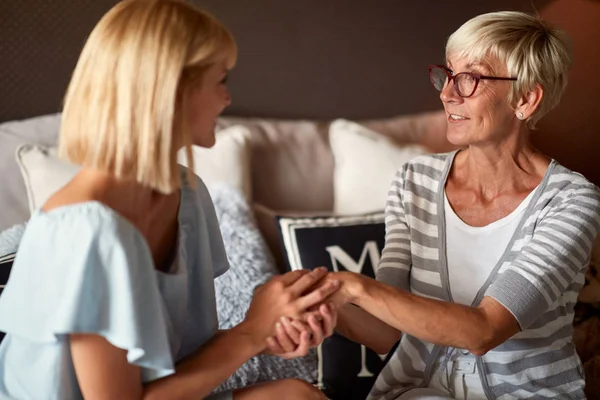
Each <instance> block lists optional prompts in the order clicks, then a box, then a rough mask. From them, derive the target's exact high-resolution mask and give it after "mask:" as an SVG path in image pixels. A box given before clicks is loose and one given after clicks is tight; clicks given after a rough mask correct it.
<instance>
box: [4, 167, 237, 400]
mask: <svg viewBox="0 0 600 400" xmlns="http://www.w3.org/2000/svg"><path fill="white" fill-rule="evenodd" d="M196 186H197V187H196V189H192V188H190V187H189V186H187V185H186V186H184V188H182V190H181V204H180V208H179V216H178V218H179V238H178V239H179V240H178V242H179V249H178V253H177V256H176V260H175V262H174V263H173V266H172V270H171V271H169V272H167V273H164V272H161V271H158V270H156V269H155V268H154V264H153V260H152V255H151V252H150V249H149V247H148V245H147V243H146V241H145V240H144V238H143V237H142V235H141V233H140V232H139V231H138V230H137V229H136V228H135V227H134V226H133V225H132V224H131V223H130V222H129V221H127V220H126V219H124V218H123V217H121V216H120V215H118V214H117V213H116V212H115V211H113V210H112V209H110V208H108V207H107V206H105V205H103V204H102V203H99V202H93V201H92V202H85V203H79V204H73V205H68V206H63V207H60V208H56V209H54V210H51V211H49V212H44V211H42V210H38V211H36V212H35V213H33V215H32V217H31V220H30V221H29V223H28V225H27V228H26V231H25V233H24V235H23V238H22V240H21V244H20V246H19V250H18V252H17V256H16V259H15V262H14V265H13V269H12V272H11V275H10V278H9V281H8V284H7V285H6V288H5V289H4V292H3V293H2V296H1V297H0V331H4V332H6V333H7V335H6V337H5V338H4V340H3V342H2V344H1V345H0V398H2V399H4V398H9V399H19V400H22V399H48V400H50V399H61V400H62V399H80V398H82V395H81V391H80V389H79V386H78V384H77V379H76V376H75V371H74V368H73V362H72V358H71V355H70V346H69V336H68V335H69V334H70V333H95V334H98V335H101V336H103V337H105V338H106V339H107V340H108V341H109V342H110V343H112V344H113V345H115V346H117V347H119V348H122V349H126V350H127V359H128V361H129V362H130V363H131V364H135V365H137V366H139V367H140V368H141V372H142V381H143V382H144V383H147V382H151V381H153V380H155V379H158V378H161V377H165V376H167V375H170V374H172V373H174V365H175V363H176V362H177V361H178V360H180V359H182V358H184V357H186V356H188V355H190V354H191V353H192V352H194V351H195V350H196V349H198V348H199V347H200V346H202V344H203V343H205V342H206V341H207V340H208V339H210V338H211V337H212V336H213V335H214V334H215V333H216V332H217V329H218V322H217V313H216V303H215V292H214V282H213V280H214V278H215V277H217V276H219V275H220V274H222V273H224V272H225V271H227V269H228V268H229V264H228V262H227V256H226V253H225V248H224V245H223V240H222V237H221V233H220V230H219V225H218V221H217V217H216V214H215V210H214V206H213V203H212V200H211V198H210V195H209V193H208V191H207V189H206V186H205V185H204V184H203V183H202V182H201V181H200V180H199V179H198V181H197V185H196ZM156 228H157V229H160V227H156ZM222 397H224V398H227V397H229V396H228V395H225V396H222Z"/></svg>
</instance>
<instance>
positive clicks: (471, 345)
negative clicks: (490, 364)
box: [466, 315, 502, 357]
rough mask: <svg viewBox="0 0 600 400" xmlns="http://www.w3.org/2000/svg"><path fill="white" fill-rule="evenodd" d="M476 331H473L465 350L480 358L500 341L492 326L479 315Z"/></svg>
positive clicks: (483, 316)
mask: <svg viewBox="0 0 600 400" xmlns="http://www.w3.org/2000/svg"><path fill="white" fill-rule="evenodd" d="M480 317H481V318H480V320H479V324H478V325H479V327H478V329H475V330H474V334H473V335H472V336H470V338H469V339H470V340H468V341H467V343H468V344H467V346H466V347H467V350H469V352H471V353H472V354H474V355H476V356H478V357H481V356H484V355H485V354H487V352H488V351H490V350H492V349H493V348H494V347H496V346H498V345H499V344H500V343H501V342H502V340H500V338H499V336H500V335H499V334H498V332H497V331H496V329H494V327H493V325H492V324H491V323H490V322H489V321H488V319H487V318H486V317H485V315H481V316H480Z"/></svg>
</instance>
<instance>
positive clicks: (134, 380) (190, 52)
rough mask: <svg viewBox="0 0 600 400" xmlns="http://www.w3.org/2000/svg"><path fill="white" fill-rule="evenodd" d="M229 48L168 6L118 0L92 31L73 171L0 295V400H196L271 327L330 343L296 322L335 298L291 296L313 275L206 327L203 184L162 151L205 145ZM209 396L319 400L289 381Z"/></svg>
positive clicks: (74, 132) (331, 316) (209, 220)
mask: <svg viewBox="0 0 600 400" xmlns="http://www.w3.org/2000/svg"><path fill="white" fill-rule="evenodd" d="M236 51H237V50H236V45H235V42H234V40H233V38H232V36H231V34H230V33H229V31H228V30H227V29H226V28H225V27H223V26H222V25H221V24H220V23H219V22H218V21H216V20H215V19H214V18H213V17H211V16H210V15H208V14H206V13H204V12H201V11H199V10H196V9H194V8H192V7H191V6H189V5H186V4H185V3H183V2H180V1H175V0H126V1H123V2H120V3H119V4H117V5H116V6H115V7H114V8H113V9H112V10H111V11H109V12H108V13H107V14H106V15H105V16H104V17H103V18H102V20H101V21H100V22H99V23H98V25H97V26H96V28H95V29H94V31H93V32H92V33H91V35H90V37H89V39H88V41H87V43H86V45H85V47H84V49H83V52H82V54H81V57H80V59H79V62H78V64H77V67H76V69H75V72H74V74H73V77H72V81H71V83H70V86H69V89H68V92H67V96H66V100H65V107H64V113H63V122H62V127H61V134H60V153H61V155H62V157H64V158H65V159H66V160H69V161H71V162H73V163H76V164H80V165H81V166H82V169H81V172H80V173H78V174H77V175H76V176H75V177H74V178H73V180H71V181H70V182H69V183H68V184H67V185H66V186H65V187H63V188H62V189H61V190H59V191H58V192H57V193H56V194H54V195H53V196H52V197H51V198H50V199H49V200H48V201H47V203H46V204H44V205H43V207H42V208H41V209H39V210H37V211H36V212H35V213H34V214H33V215H32V218H31V220H30V222H29V224H28V226H27V230H26V232H25V234H24V236H23V239H22V242H21V245H20V248H19V251H18V254H17V257H16V260H15V263H14V266H13V271H12V274H11V277H10V281H9V283H8V285H7V286H6V289H5V291H4V293H3V295H2V298H1V299H0V330H2V331H5V332H7V335H6V337H5V339H4V341H3V342H2V344H1V345H0V397H2V398H10V399H78V398H86V399H93V400H94V399H201V398H204V397H206V396H209V395H210V394H211V392H213V390H214V389H215V388H216V387H217V386H218V385H219V384H220V383H221V382H223V381H224V380H225V379H226V378H227V377H228V376H230V375H231V374H232V373H234V372H235V370H236V369H237V368H238V367H239V366H241V365H242V364H243V363H244V362H245V361H246V360H248V359H249V358H250V357H252V356H254V355H256V354H258V353H260V352H262V351H264V350H265V349H266V343H267V339H268V338H269V337H271V336H273V335H274V332H275V330H274V328H275V326H276V324H277V322H278V321H279V320H280V318H281V317H282V316H285V317H289V318H293V319H298V320H305V321H309V325H310V326H309V327H310V328H312V329H311V330H312V331H313V333H315V336H316V337H319V338H321V337H322V336H323V334H325V335H328V334H330V333H331V330H332V326H333V325H334V324H335V311H334V310H331V309H329V308H328V307H327V306H321V307H320V308H319V313H320V317H322V319H323V323H322V325H321V326H316V324H315V320H314V317H313V318H307V316H308V313H307V309H308V308H310V307H313V306H315V305H317V304H319V303H321V302H323V300H325V299H326V298H327V296H328V295H330V294H331V293H333V292H334V291H335V290H337V288H338V286H339V285H338V284H337V283H333V284H327V285H326V287H324V288H322V289H319V290H316V291H312V292H310V291H309V292H308V294H306V293H307V289H309V288H310V287H313V286H314V284H315V283H316V282H318V281H319V280H320V279H321V278H322V277H323V276H324V275H325V272H324V271H322V270H317V271H315V272H312V273H304V274H302V273H297V272H296V273H290V274H287V275H284V276H281V277H277V278H275V279H273V280H271V281H270V282H268V283H267V284H265V285H264V286H263V287H261V288H260V289H259V290H257V292H256V295H255V298H254V300H253V302H252V304H251V306H250V309H249V311H248V313H247V316H246V318H245V320H244V321H243V322H242V323H241V324H239V325H238V326H236V327H235V328H233V329H231V330H228V331H218V330H217V329H218V324H217V317H216V308H215V294H214V286H213V279H214V277H217V276H219V275H220V274H222V273H224V272H225V271H227V268H228V263H227V257H226V254H225V250H224V247H223V242H222V238H221V235H220V232H219V226H218V223H217V219H216V216H215V212H214V208H213V205H212V202H211V199H210V196H209V194H208V192H207V190H206V187H205V186H204V184H203V183H202V181H201V180H199V179H198V178H197V177H195V176H194V175H193V174H191V173H190V172H186V171H184V170H182V169H180V168H179V167H178V165H177V162H176V154H177V151H178V150H179V149H180V148H182V147H183V148H185V149H186V151H187V154H188V159H189V161H190V163H191V162H192V158H191V157H190V145H192V144H196V145H199V146H204V147H210V146H212V145H213V144H214V142H215V136H214V126H215V119H216V118H217V116H218V115H219V114H220V113H221V111H222V110H223V109H224V108H225V107H226V106H227V105H228V104H229V103H230V101H231V100H230V96H229V93H228V91H227V88H226V85H225V82H226V78H227V73H228V70H229V69H230V68H231V67H232V66H233V64H234V62H235V58H236ZM192 167H193V166H192ZM286 321H287V320H286ZM286 326H287V324H286ZM309 327H307V326H306V325H304V328H305V329H304V328H303V326H300V328H299V329H297V330H293V329H292V330H289V331H290V332H291V334H292V336H294V335H295V338H294V339H295V340H296V341H298V342H299V343H300V345H299V347H298V348H295V349H293V350H292V351H290V352H288V353H283V354H281V355H282V356H285V357H293V356H296V355H300V354H303V353H305V352H306V349H307V347H308V346H309V344H310V341H309V338H308V329H309ZM276 336H277V335H276ZM278 337H279V338H280V341H281V339H282V338H283V339H285V338H287V336H285V335H282V334H280V335H279V336H278ZM270 341H272V339H271V340H270ZM214 397H215V398H223V399H226V398H235V399H242V400H243V399H268V398H277V399H279V398H284V397H285V398H286V399H294V398H297V399H307V398H315V399H320V398H324V396H323V395H322V394H321V393H320V392H319V391H318V390H317V389H315V388H313V387H312V386H311V385H309V384H307V383H305V382H303V381H300V380H284V381H278V382H273V383H268V384H263V385H260V386H255V387H250V388H246V389H243V390H239V391H236V392H233V393H223V394H220V395H216V396H214Z"/></svg>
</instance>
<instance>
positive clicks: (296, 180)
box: [218, 111, 453, 211]
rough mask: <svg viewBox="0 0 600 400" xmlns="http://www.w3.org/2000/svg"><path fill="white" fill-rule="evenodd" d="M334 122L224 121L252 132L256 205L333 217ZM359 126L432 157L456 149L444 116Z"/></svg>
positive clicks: (405, 117) (440, 113)
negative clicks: (414, 146)
mask: <svg viewBox="0 0 600 400" xmlns="http://www.w3.org/2000/svg"><path fill="white" fill-rule="evenodd" d="M329 122H330V121H310V120H277V119H264V118H243V117H221V118H219V122H218V126H219V128H221V129H222V128H225V127H228V126H231V125H243V126H245V127H247V128H248V129H249V130H250V131H251V136H250V141H251V147H252V156H253V157H252V189H253V192H252V196H253V200H254V201H255V202H258V203H261V204H263V205H265V206H268V207H270V208H272V209H279V210H297V211H302V210H308V211H310V210H312V211H315V210H317V211H318V210H329V211H331V210H333V186H334V185H333V169H334V160H333V155H332V152H331V147H330V143H329ZM359 122H360V121H359ZM360 123H361V125H364V126H366V127H367V128H369V129H371V130H374V131H376V132H379V133H381V134H382V135H384V136H388V137H390V138H392V139H393V140H394V141H395V142H398V143H400V144H407V143H419V144H422V145H424V146H425V147H427V148H428V149H429V150H430V151H431V152H445V151H449V150H451V149H453V147H452V145H450V144H449V143H448V141H447V140H446V135H445V132H446V115H445V113H444V111H433V112H425V113H418V114H407V115H400V116H396V117H393V118H386V119H377V120H367V121H363V122H360Z"/></svg>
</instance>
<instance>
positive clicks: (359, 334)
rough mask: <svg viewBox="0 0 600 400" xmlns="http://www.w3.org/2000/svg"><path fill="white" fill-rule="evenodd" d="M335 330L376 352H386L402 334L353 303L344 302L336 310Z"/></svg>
mask: <svg viewBox="0 0 600 400" xmlns="http://www.w3.org/2000/svg"><path fill="white" fill-rule="evenodd" d="M336 330H337V331H338V333H340V334H341V335H343V336H345V337H347V338H348V339H350V340H352V341H354V342H357V343H360V344H364V345H365V346H367V347H368V348H370V349H371V350H373V351H375V352H376V353H378V354H387V353H388V352H389V351H390V349H391V348H392V346H393V345H394V343H396V342H397V341H398V340H399V339H400V336H401V334H402V333H401V332H400V331H399V330H397V329H396V328H393V327H391V326H390V325H388V324H386V323H385V322H383V321H381V320H379V319H377V318H376V317H374V316H373V315H371V314H369V313H368V312H366V311H365V310H363V309H362V308H360V307H357V306H355V305H353V304H346V305H344V306H342V307H340V309H339V310H338V320H337V327H336Z"/></svg>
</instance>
